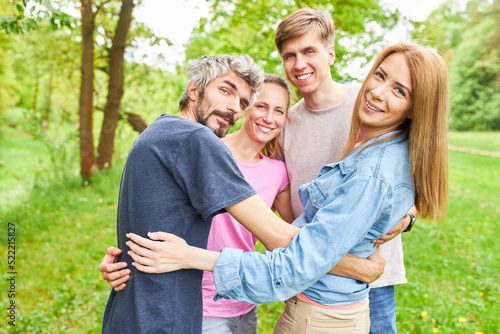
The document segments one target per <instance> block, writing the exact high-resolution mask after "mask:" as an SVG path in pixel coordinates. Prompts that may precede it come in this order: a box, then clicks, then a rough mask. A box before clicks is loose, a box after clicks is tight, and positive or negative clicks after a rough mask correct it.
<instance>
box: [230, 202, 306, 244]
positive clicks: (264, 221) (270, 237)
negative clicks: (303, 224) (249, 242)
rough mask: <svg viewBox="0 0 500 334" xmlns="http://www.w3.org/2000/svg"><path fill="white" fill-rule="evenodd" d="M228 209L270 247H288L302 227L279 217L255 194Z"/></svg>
mask: <svg viewBox="0 0 500 334" xmlns="http://www.w3.org/2000/svg"><path fill="white" fill-rule="evenodd" d="M226 210H227V211H228V212H229V213H230V214H231V215H232V216H233V217H234V218H235V219H236V220H237V221H239V222H240V223H241V225H243V226H245V227H246V228H247V229H248V230H249V231H250V232H251V233H252V234H253V235H255V236H256V237H257V238H258V239H259V240H260V241H261V242H262V244H263V245H264V246H265V247H266V248H267V249H268V250H273V249H275V248H280V247H281V248H286V247H287V246H288V245H289V244H290V242H291V241H292V239H293V237H294V236H295V235H296V234H297V233H298V232H299V231H300V228H298V227H296V226H293V225H290V224H287V223H286V222H284V221H283V220H281V219H279V218H278V216H276V214H275V213H274V212H272V211H271V209H269V207H268V206H267V205H266V203H264V201H263V200H262V199H261V198H260V197H258V196H257V195H254V196H252V197H249V198H247V199H246V200H243V201H241V202H239V203H236V204H233V205H231V206H229V207H227V208H226Z"/></svg>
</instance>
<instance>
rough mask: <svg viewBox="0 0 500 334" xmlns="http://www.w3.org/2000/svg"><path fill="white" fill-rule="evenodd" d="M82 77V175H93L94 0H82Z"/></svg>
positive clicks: (86, 177)
mask: <svg viewBox="0 0 500 334" xmlns="http://www.w3.org/2000/svg"><path fill="white" fill-rule="evenodd" d="M81 13H82V70H81V72H82V78H81V80H82V81H81V86H80V106H79V114H80V175H81V176H82V178H83V179H84V180H88V179H90V178H91V177H92V168H93V166H94V165H95V154H94V136H93V134H92V110H93V104H94V101H93V94H94V16H93V13H92V0H82V7H81Z"/></svg>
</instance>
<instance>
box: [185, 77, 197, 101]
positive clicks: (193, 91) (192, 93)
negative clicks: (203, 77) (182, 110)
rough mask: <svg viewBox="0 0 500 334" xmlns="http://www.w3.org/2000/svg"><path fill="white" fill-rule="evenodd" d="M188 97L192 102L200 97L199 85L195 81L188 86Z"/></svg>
mask: <svg viewBox="0 0 500 334" xmlns="http://www.w3.org/2000/svg"><path fill="white" fill-rule="evenodd" d="M187 91H188V96H189V99H190V100H192V101H196V100H197V98H198V96H199V85H198V84H197V83H195V82H193V81H191V82H190V83H189V84H188V89H187Z"/></svg>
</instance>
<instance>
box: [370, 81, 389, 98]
mask: <svg viewBox="0 0 500 334" xmlns="http://www.w3.org/2000/svg"><path fill="white" fill-rule="evenodd" d="M386 91H387V87H386V86H385V85H384V84H380V85H378V86H376V87H374V88H373V89H372V90H371V93H372V96H373V97H374V98H375V99H377V100H383V99H384V94H385V92H386Z"/></svg>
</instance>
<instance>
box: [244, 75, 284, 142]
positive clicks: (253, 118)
mask: <svg viewBox="0 0 500 334" xmlns="http://www.w3.org/2000/svg"><path fill="white" fill-rule="evenodd" d="M288 101H289V96H288V92H287V91H286V90H285V89H284V88H283V87H281V86H279V85H277V84H274V83H265V84H264V86H263V87H262V89H261V91H260V93H259V96H258V98H257V102H255V104H254V105H253V106H252V107H251V108H250V109H249V110H248V111H247V113H246V117H245V121H244V122H243V125H242V129H243V130H244V131H245V132H246V133H247V134H248V136H249V137H250V138H251V139H252V140H254V141H257V142H259V143H262V144H266V143H267V142H269V141H270V140H271V139H273V138H275V137H276V136H278V135H279V134H280V132H281V129H282V128H283V125H284V124H285V121H286V117H287V113H288V111H287V109H288Z"/></svg>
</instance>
